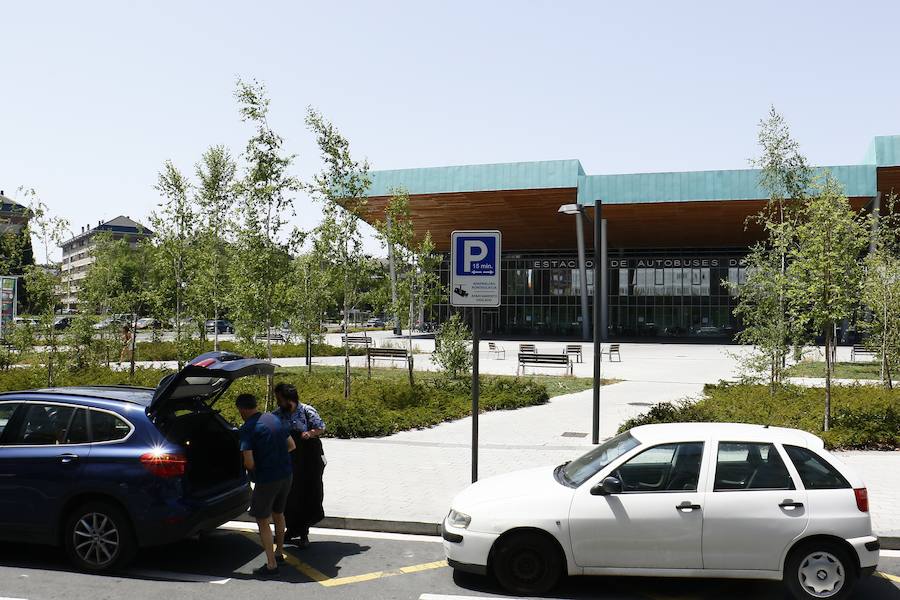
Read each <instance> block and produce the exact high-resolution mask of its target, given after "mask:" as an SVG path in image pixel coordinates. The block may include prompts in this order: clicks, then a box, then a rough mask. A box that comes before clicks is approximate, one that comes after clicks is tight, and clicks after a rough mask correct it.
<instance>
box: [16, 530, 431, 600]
mask: <svg viewBox="0 0 900 600" xmlns="http://www.w3.org/2000/svg"><path fill="white" fill-rule="evenodd" d="M219 529H227V530H231V531H251V532H256V531H257V528H256V524H255V523H250V522H247V521H229V522H227V523H225V524H224V525H221V526H220V527H219ZM309 532H310V533H311V534H313V535H321V536H325V537H352V538H364V539H370V540H393V541H399V542H430V543H432V544H440V543H443V540H442V539H441V538H440V537H439V536H436V535H413V534H410V533H382V532H380V531H359V530H355V529H328V528H324V527H312V528H311V529H310V530H309ZM0 600H2V599H0Z"/></svg>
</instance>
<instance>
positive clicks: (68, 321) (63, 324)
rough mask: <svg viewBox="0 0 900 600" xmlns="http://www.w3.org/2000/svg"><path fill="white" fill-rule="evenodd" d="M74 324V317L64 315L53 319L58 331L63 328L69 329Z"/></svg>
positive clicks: (54, 327) (54, 326)
mask: <svg viewBox="0 0 900 600" xmlns="http://www.w3.org/2000/svg"><path fill="white" fill-rule="evenodd" d="M71 325H72V317H68V316H62V317H56V318H55V319H53V329H56V330H57V331H59V330H62V329H68V328H69V327H70V326H71Z"/></svg>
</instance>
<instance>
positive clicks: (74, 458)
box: [59, 454, 79, 465]
mask: <svg viewBox="0 0 900 600" xmlns="http://www.w3.org/2000/svg"><path fill="white" fill-rule="evenodd" d="M78 458H79V457H78V455H77V454H60V455H59V462H61V463H62V464H64V465H68V464H71V463H74V462H78Z"/></svg>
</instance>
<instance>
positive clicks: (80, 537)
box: [0, 352, 275, 572]
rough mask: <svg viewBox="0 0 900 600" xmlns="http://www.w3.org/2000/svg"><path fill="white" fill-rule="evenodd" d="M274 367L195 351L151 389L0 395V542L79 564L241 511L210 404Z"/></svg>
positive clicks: (233, 465) (244, 497)
mask: <svg viewBox="0 0 900 600" xmlns="http://www.w3.org/2000/svg"><path fill="white" fill-rule="evenodd" d="M274 370H275V367H274V365H273V364H271V363H268V362H265V361H261V360H256V359H247V358H243V357H241V356H238V355H236V354H231V353H227V352H210V353H207V354H203V355H201V356H198V357H197V358H195V359H194V360H192V361H191V362H190V363H189V364H188V365H187V366H186V367H185V368H184V369H182V370H181V371H179V372H178V373H174V374H172V375H168V376H166V377H165V378H164V379H163V380H162V381H161V382H160V384H159V386H158V387H157V388H156V389H152V388H141V387H126V386H90V387H70V388H52V389H41V390H31V391H23V392H8V393H3V394H0V540H5V541H26V542H36V543H43V544H52V545H61V546H63V547H64V548H65V550H66V552H67V554H68V556H69V558H70V559H71V560H72V562H73V563H74V564H75V565H76V566H77V567H79V568H81V569H83V570H87V571H94V572H99V571H105V570H109V569H113V568H116V567H121V566H122V565H124V564H125V563H126V562H128V560H129V559H131V558H132V557H133V556H134V553H135V552H136V550H137V549H138V548H139V547H142V546H152V545H158V544H165V543H168V542H173V541H176V540H179V539H181V538H184V537H186V536H189V535H193V534H195V533H199V532H203V531H209V530H213V529H215V528H216V527H218V526H219V525H221V524H222V523H224V522H226V521H228V520H230V519H233V518H235V517H237V516H238V515H240V514H241V513H243V512H244V511H245V510H247V507H248V505H249V502H250V486H249V481H248V478H247V475H246V472H245V471H244V468H243V464H242V462H241V454H240V450H239V444H238V437H237V431H236V430H235V428H234V427H233V426H232V425H231V424H230V423H228V422H227V421H225V419H223V418H222V417H221V415H219V413H218V412H217V411H215V410H214V409H213V405H214V403H215V402H216V400H218V399H219V398H220V397H221V396H222V394H224V393H225V391H226V390H227V389H228V387H229V386H230V385H231V383H232V382H233V381H234V380H236V379H238V378H240V377H244V376H248V375H271V374H272V373H273V372H274Z"/></svg>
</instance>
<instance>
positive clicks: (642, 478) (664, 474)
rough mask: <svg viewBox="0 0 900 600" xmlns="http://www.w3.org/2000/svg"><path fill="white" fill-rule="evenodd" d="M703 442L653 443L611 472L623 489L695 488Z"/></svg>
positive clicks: (629, 490)
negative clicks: (650, 446) (655, 444)
mask: <svg viewBox="0 0 900 600" xmlns="http://www.w3.org/2000/svg"><path fill="white" fill-rule="evenodd" d="M702 460H703V442H681V443H677V444H661V445H659V446H653V447H652V448H648V449H647V450H645V451H643V452H641V453H640V454H638V455H637V456H635V457H633V458H631V459H630V460H629V461H628V462H626V463H625V464H623V465H621V466H620V467H619V468H618V469H616V470H615V471H614V472H613V476H614V477H617V478H618V479H619V480H620V481H621V482H622V491H624V492H674V491H696V490H697V483H698V481H699V480H700V464H701V462H702Z"/></svg>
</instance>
